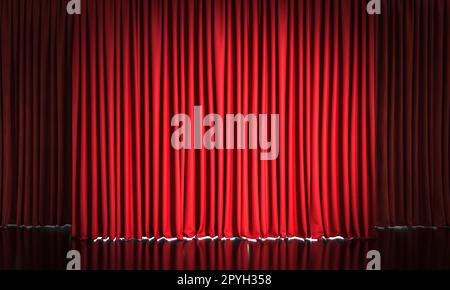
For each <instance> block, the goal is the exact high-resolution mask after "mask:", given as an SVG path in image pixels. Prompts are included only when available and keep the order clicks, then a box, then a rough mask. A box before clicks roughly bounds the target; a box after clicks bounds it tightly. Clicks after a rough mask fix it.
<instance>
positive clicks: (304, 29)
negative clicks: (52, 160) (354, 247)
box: [72, 0, 376, 239]
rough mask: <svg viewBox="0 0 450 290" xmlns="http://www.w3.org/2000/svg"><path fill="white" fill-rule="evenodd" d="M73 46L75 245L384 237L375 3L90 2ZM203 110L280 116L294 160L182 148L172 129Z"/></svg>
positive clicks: (285, 152) (283, 144) (283, 151)
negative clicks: (85, 241) (179, 118)
mask: <svg viewBox="0 0 450 290" xmlns="http://www.w3.org/2000/svg"><path fill="white" fill-rule="evenodd" d="M73 42H74V48H73V49H74V53H73V98H72V100H73V103H72V118H73V119H72V120H73V122H72V138H73V143H72V144H73V147H72V192H73V200H72V214H73V217H72V225H73V227H72V231H73V235H74V236H76V237H80V238H96V237H98V236H101V237H104V238H106V237H110V238H111V239H112V238H115V237H117V238H118V237H124V238H131V237H137V238H141V237H142V236H146V237H153V236H154V237H161V236H165V237H178V238H182V237H183V236H186V237H192V236H194V235H196V236H199V237H201V236H219V237H231V236H245V237H250V238H257V237H268V236H272V237H278V236H281V237H286V236H302V237H314V238H317V237H321V236H336V235H341V236H346V237H350V236H356V237H362V236H369V235H370V234H371V229H372V228H373V225H374V222H375V217H374V212H375V210H374V206H375V203H374V194H375V191H376V190H375V132H376V128H375V117H376V110H375V92H374V78H375V74H374V50H373V49H372V48H373V47H374V20H373V17H370V16H368V15H367V14H366V3H365V2H364V1H349V0H348V1H347V0H343V1H317V0H314V1H313V0H311V1H310V0H308V1H262V2H260V1H102V0H98V1H84V7H83V12H82V15H81V16H79V17H76V18H75V23H74V39H73ZM196 105H198V106H202V108H203V110H204V112H203V113H204V115H206V114H209V113H216V114H219V115H220V116H222V117H224V115H225V114H227V113H230V114H238V113H242V114H244V115H247V114H249V113H254V114H260V113H263V114H279V118H280V132H279V140H280V151H279V157H278V158H277V159H276V160H273V161H261V160H260V158H259V156H260V150H259V149H258V150H249V149H245V150H237V149H236V150H219V149H218V150H205V149H202V150H195V149H191V150H174V149H173V148H172V147H171V134H172V133H173V131H174V130H175V129H176V128H175V127H172V126H171V118H172V116H173V115H174V114H178V113H186V114H187V115H189V116H191V117H192V116H193V114H194V112H193V111H194V106H196ZM206 129H208V128H206Z"/></svg>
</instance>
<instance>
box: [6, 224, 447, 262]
mask: <svg viewBox="0 0 450 290" xmlns="http://www.w3.org/2000/svg"><path fill="white" fill-rule="evenodd" d="M71 249H76V250H78V251H80V253H81V265H82V266H81V267H82V269H129V270H132V269H147V270H158V269H163V270H164V269H186V270H194V269H203V270H208V269H221V270H226V269H233V270H234V269H264V270H283V269H290V270H296V269H302V270H303V269H312V270H320V269H324V270H330V269H355V270H358V269H365V267H366V264H367V262H368V260H367V258H366V254H367V252H368V251H369V250H378V251H379V252H380V254H381V267H382V269H415V270H416V269H446V270H450V230H448V229H439V230H431V229H414V230H377V237H376V238H375V239H366V240H332V241H330V240H328V241H317V242H305V241H299V240H273V241H269V240H266V241H264V242H262V241H257V242H251V241H247V240H237V239H236V240H233V241H231V240H226V241H222V240H193V241H171V242H169V241H159V242H158V241H144V242H139V241H128V242H92V241H75V240H71V238H70V228H58V229H55V228H52V229H48V228H39V229H24V228H17V227H6V228H5V227H3V228H0V269H65V268H66V264H67V262H68V260H67V259H66V253H67V251H69V250H71Z"/></svg>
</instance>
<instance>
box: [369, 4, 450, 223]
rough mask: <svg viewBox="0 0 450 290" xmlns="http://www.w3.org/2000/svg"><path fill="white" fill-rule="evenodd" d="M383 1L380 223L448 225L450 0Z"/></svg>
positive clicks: (378, 44)
mask: <svg viewBox="0 0 450 290" xmlns="http://www.w3.org/2000/svg"><path fill="white" fill-rule="evenodd" d="M382 6H383V13H382V15H380V17H379V21H380V23H379V26H378V37H377V38H378V41H377V49H378V54H377V55H378V61H377V63H379V68H378V69H377V74H378V78H377V84H378V85H377V88H378V90H379V92H378V96H379V97H378V101H379V104H378V112H379V117H378V122H377V123H378V128H379V131H378V138H377V139H378V140H379V142H378V144H379V148H378V150H379V154H378V156H379V161H378V168H379V173H378V174H377V176H378V206H377V207H378V209H379V213H378V216H379V219H378V223H379V224H380V225H388V226H393V225H407V226H411V225H426V226H431V225H434V226H449V225H450V184H449V182H450V171H449V166H450V156H449V147H450V143H449V133H450V128H449V124H450V120H449V116H450V37H449V33H450V2H449V1H445V0H430V1H419V0H416V1H383V3H382Z"/></svg>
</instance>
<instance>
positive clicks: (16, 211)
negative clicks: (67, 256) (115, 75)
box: [0, 0, 72, 225]
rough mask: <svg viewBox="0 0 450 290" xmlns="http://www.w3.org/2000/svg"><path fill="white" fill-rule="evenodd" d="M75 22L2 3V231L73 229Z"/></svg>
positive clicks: (54, 4)
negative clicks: (63, 226)
mask: <svg viewBox="0 0 450 290" xmlns="http://www.w3.org/2000/svg"><path fill="white" fill-rule="evenodd" d="M71 41H72V30H71V19H70V18H69V17H67V14H66V13H65V3H64V1H58V0H37V1H32V0H26V1H25V0H1V1H0V224H1V225H4V224H18V225H22V224H25V225H47V224H51V225H55V224H66V223H68V224H70V223H71V217H70V174H69V170H70V163H69V161H70V154H71V153H70V147H69V144H70V137H71V136H70V130H68V128H70V124H71V115H70V98H71V93H70V92H71V66H72V64H71V60H72V58H71V46H72V45H71Z"/></svg>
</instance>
